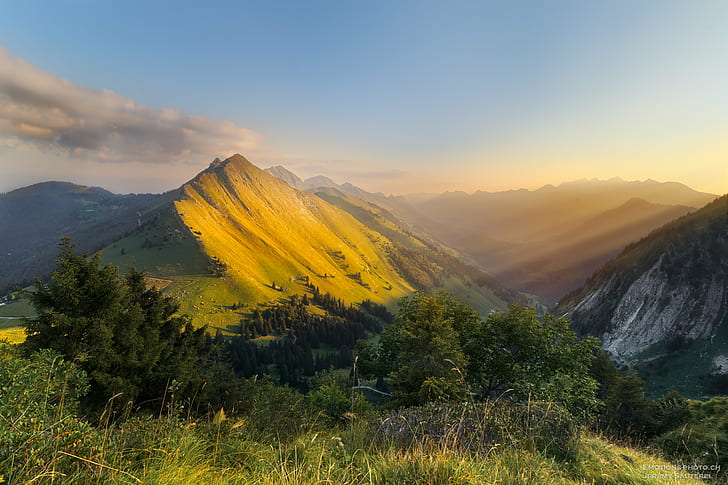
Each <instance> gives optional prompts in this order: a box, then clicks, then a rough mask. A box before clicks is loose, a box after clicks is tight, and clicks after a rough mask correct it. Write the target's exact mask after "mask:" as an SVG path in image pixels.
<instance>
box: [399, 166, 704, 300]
mask: <svg viewBox="0 0 728 485" xmlns="http://www.w3.org/2000/svg"><path fill="white" fill-rule="evenodd" d="M715 197H716V196H715V195H713V194H705V193H701V192H696V191H694V190H692V189H690V188H689V187H687V186H685V185H682V184H679V183H674V182H666V183H659V182H655V181H653V180H647V181H644V182H627V181H623V180H621V179H617V178H615V179H611V180H581V181H575V182H566V183H563V184H561V185H559V186H558V187H554V186H551V185H547V186H544V187H542V188H540V189H538V190H534V191H529V190H525V189H522V190H511V191H505V192H475V193H474V194H466V193H464V192H447V193H444V194H439V195H436V196H423V195H418V196H414V197H408V196H402V197H397V198H390V199H389V200H388V204H389V207H390V208H393V209H392V210H394V211H395V213H397V214H399V215H400V216H401V217H403V218H405V219H407V220H408V221H409V222H411V223H412V224H415V225H417V226H419V227H421V228H423V229H424V230H426V231H427V232H428V233H430V234H432V235H433V236H434V237H435V238H436V239H439V240H441V241H443V242H444V243H445V244H447V245H449V246H452V247H454V248H456V249H458V250H460V251H462V252H463V253H465V254H466V255H468V256H470V257H471V258H473V260H474V261H475V262H477V263H478V264H479V265H480V266H481V267H483V268H485V269H486V270H487V271H488V272H490V273H491V274H493V275H494V276H495V277H496V278H498V279H499V280H501V281H503V282H504V283H505V284H507V285H509V286H511V287H513V288H516V289H518V290H521V291H526V292H530V293H534V294H536V295H538V296H539V297H540V298H541V299H542V300H543V301H544V302H546V303H549V304H553V303H555V302H556V301H557V300H558V298H559V297H561V296H562V295H564V294H565V293H567V292H569V291H571V290H573V289H574V288H577V287H578V286H579V285H581V284H582V283H583V282H584V281H585V280H586V278H587V277H588V276H589V275H590V274H591V273H592V272H593V271H594V270H595V269H596V268H597V267H598V266H599V265H601V264H602V263H604V262H605V261H607V260H608V259H609V258H611V257H613V256H615V255H616V254H617V253H618V252H619V251H620V250H621V249H622V248H623V247H624V246H625V245H627V244H629V243H630V242H632V241H634V240H636V239H639V238H641V237H643V236H646V235H647V234H648V233H649V232H650V231H651V230H653V229H655V228H657V227H659V226H661V225H662V224H665V223H667V222H669V221H670V220H672V219H674V218H676V217H679V216H681V215H684V214H686V213H688V212H690V211H693V210H695V209H697V208H700V207H702V206H704V205H705V204H707V203H708V202H710V201H711V200H713V199H714V198H715Z"/></svg>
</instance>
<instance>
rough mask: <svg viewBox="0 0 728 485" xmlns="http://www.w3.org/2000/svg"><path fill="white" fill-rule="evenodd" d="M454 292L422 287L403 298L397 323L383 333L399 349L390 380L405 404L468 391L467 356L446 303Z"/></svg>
mask: <svg viewBox="0 0 728 485" xmlns="http://www.w3.org/2000/svg"><path fill="white" fill-rule="evenodd" d="M450 298H451V297H449V296H446V295H439V296H433V295H429V294H427V293H421V292H420V293H416V294H415V295H413V296H411V297H404V298H402V300H401V301H400V310H399V312H398V314H397V317H396V319H395V323H394V325H393V326H391V327H389V328H388V329H387V333H388V335H386V336H384V337H383V338H382V343H383V345H388V346H391V347H392V348H391V349H388V350H387V351H388V352H389V353H391V354H394V370H393V372H392V373H391V380H392V387H393V389H394V393H395V394H394V395H395V400H396V402H397V403H398V404H400V405H413V404H423V403H425V402H428V401H451V400H461V399H464V398H465V396H466V395H467V392H468V389H467V386H466V384H465V379H464V375H463V373H462V371H463V370H464V369H465V367H466V366H467V359H466V357H465V354H464V353H463V351H462V349H461V348H460V343H459V341H458V333H457V331H456V329H455V326H456V325H458V324H457V323H456V322H455V320H454V318H453V315H452V312H451V308H450V307H449V306H448V305H447V302H448V301H449V300H450Z"/></svg>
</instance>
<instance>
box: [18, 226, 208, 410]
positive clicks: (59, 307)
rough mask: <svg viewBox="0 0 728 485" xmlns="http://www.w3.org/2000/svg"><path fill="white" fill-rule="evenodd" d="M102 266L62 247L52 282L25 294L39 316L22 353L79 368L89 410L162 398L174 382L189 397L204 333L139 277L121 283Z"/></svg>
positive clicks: (195, 381) (31, 323) (30, 323)
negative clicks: (44, 354) (48, 355)
mask: <svg viewBox="0 0 728 485" xmlns="http://www.w3.org/2000/svg"><path fill="white" fill-rule="evenodd" d="M100 263H101V256H100V254H99V253H97V254H95V255H93V256H89V255H88V254H77V253H76V252H75V251H74V249H73V245H72V244H71V242H70V241H69V240H68V239H63V240H62V241H61V244H60V257H59V259H58V269H57V270H56V271H55V272H54V273H53V275H52V278H51V280H50V282H49V283H48V284H43V283H42V282H40V281H38V283H37V284H36V287H35V291H29V292H26V296H27V297H28V298H29V299H30V301H31V303H32V305H33V307H34V308H35V310H36V312H37V315H38V316H37V317H36V318H34V319H31V320H28V321H27V322H26V332H27V334H28V337H27V339H26V341H25V343H24V344H23V347H24V349H25V350H26V351H27V352H34V351H37V350H39V349H44V348H49V349H54V350H55V351H57V352H59V353H60V354H61V355H63V356H64V358H66V359H67V360H71V361H74V362H78V363H79V365H80V367H81V368H82V369H84V370H85V371H86V372H87V373H88V375H89V377H90V380H91V391H90V393H89V395H88V397H87V399H86V404H87V405H89V406H90V407H91V408H93V409H100V408H101V407H102V406H103V405H104V404H105V403H106V401H107V400H108V399H110V398H111V397H113V396H116V395H119V394H121V396H123V397H122V398H121V400H122V401H123V402H128V401H145V400H150V399H158V398H161V397H162V395H163V394H164V393H165V390H166V388H167V385H168V384H169V382H171V381H172V380H173V379H174V380H176V381H177V382H178V383H179V386H180V389H179V392H180V394H184V393H187V394H192V393H193V392H194V390H195V389H196V387H197V386H198V385H199V384H200V380H199V369H200V367H201V364H202V362H203V361H204V359H205V357H206V355H205V352H206V348H205V342H204V331H205V330H204V328H203V329H199V330H194V329H193V328H192V325H191V323H190V322H189V319H187V318H186V317H182V316H178V315H176V312H177V309H178V306H177V303H176V301H175V300H173V299H172V298H169V297H165V296H163V295H162V294H161V292H160V291H158V290H157V289H155V288H152V289H147V288H146V286H145V280H144V274H143V273H140V272H138V271H136V270H135V269H134V268H131V269H130V270H129V272H128V273H127V274H126V276H124V277H122V276H121V275H120V274H119V270H118V268H117V267H116V266H113V265H110V264H108V265H106V266H103V267H102V266H101V265H100Z"/></svg>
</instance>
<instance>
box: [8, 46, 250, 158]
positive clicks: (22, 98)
mask: <svg viewBox="0 0 728 485" xmlns="http://www.w3.org/2000/svg"><path fill="white" fill-rule="evenodd" d="M262 142H263V139H262V136H261V135H260V134H258V133H256V132H254V131H252V130H248V129H245V128H241V127H239V126H237V125H235V124H234V123H232V122H230V121H221V120H214V119H210V118H206V117H204V116H190V115H187V114H185V113H182V112H181V111H179V110H175V109H153V108H149V107H147V106H144V105H141V104H138V103H135V102H134V101H132V100H131V99H129V98H125V97H123V96H121V95H119V94H117V93H115V92H113V91H110V90H106V89H105V90H101V91H99V90H96V89H92V88H89V87H86V86H82V85H79V84H76V83H74V82H71V81H69V80H67V79H63V78H59V77H57V76H54V75H53V74H50V73H47V72H44V71H42V70H41V69H39V68H38V67H36V66H34V65H32V64H30V63H29V62H27V61H25V60H23V59H20V58H18V57H15V56H13V55H12V54H10V53H9V52H8V51H7V50H5V49H4V48H2V47H0V146H18V145H22V144H26V145H31V146H33V147H35V148H38V149H41V150H43V151H46V152H53V153H55V154H59V155H65V156H69V155H70V156H74V157H75V156H80V157H83V158H88V159H91V160H98V161H108V162H141V163H165V162H182V161H199V160H208V159H211V158H214V157H215V156H223V157H224V156H229V155H230V154H232V153H242V154H246V155H251V154H257V153H263V148H262Z"/></svg>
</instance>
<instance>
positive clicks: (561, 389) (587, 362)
mask: <svg viewBox="0 0 728 485" xmlns="http://www.w3.org/2000/svg"><path fill="white" fill-rule="evenodd" d="M463 340H464V348H465V350H466V353H467V354H468V356H469V357H470V367H469V368H468V375H469V378H470V381H471V383H472V384H473V385H474V386H477V388H478V390H479V391H480V392H482V393H483V394H485V395H492V394H496V395H500V394H503V393H507V392H511V393H512V395H513V396H514V397H515V398H516V399H518V400H525V399H529V398H530V399H535V400H545V401H554V402H558V403H560V404H562V405H564V406H566V407H567V408H568V409H570V410H571V411H572V412H579V413H581V412H587V411H590V410H593V409H594V408H595V407H596V406H597V404H598V402H597V400H596V398H595V391H596V382H595V381H594V379H593V378H592V377H591V376H590V375H589V370H590V367H591V361H592V359H593V352H594V350H595V349H596V348H597V347H598V342H597V340H596V339H594V338H585V339H579V338H578V337H577V336H576V334H575V333H574V332H573V331H572V330H571V328H570V327H569V322H568V321H567V320H566V319H564V318H556V317H554V316H553V315H550V314H547V315H545V316H544V317H543V318H539V316H538V314H537V313H536V311H535V310H534V309H532V308H526V307H521V306H518V305H515V304H514V305H511V307H510V310H509V311H508V312H499V313H493V314H491V315H490V316H489V317H488V318H487V319H486V320H484V321H481V322H476V323H475V324H474V325H469V326H467V327H465V328H464V329H463Z"/></svg>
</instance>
